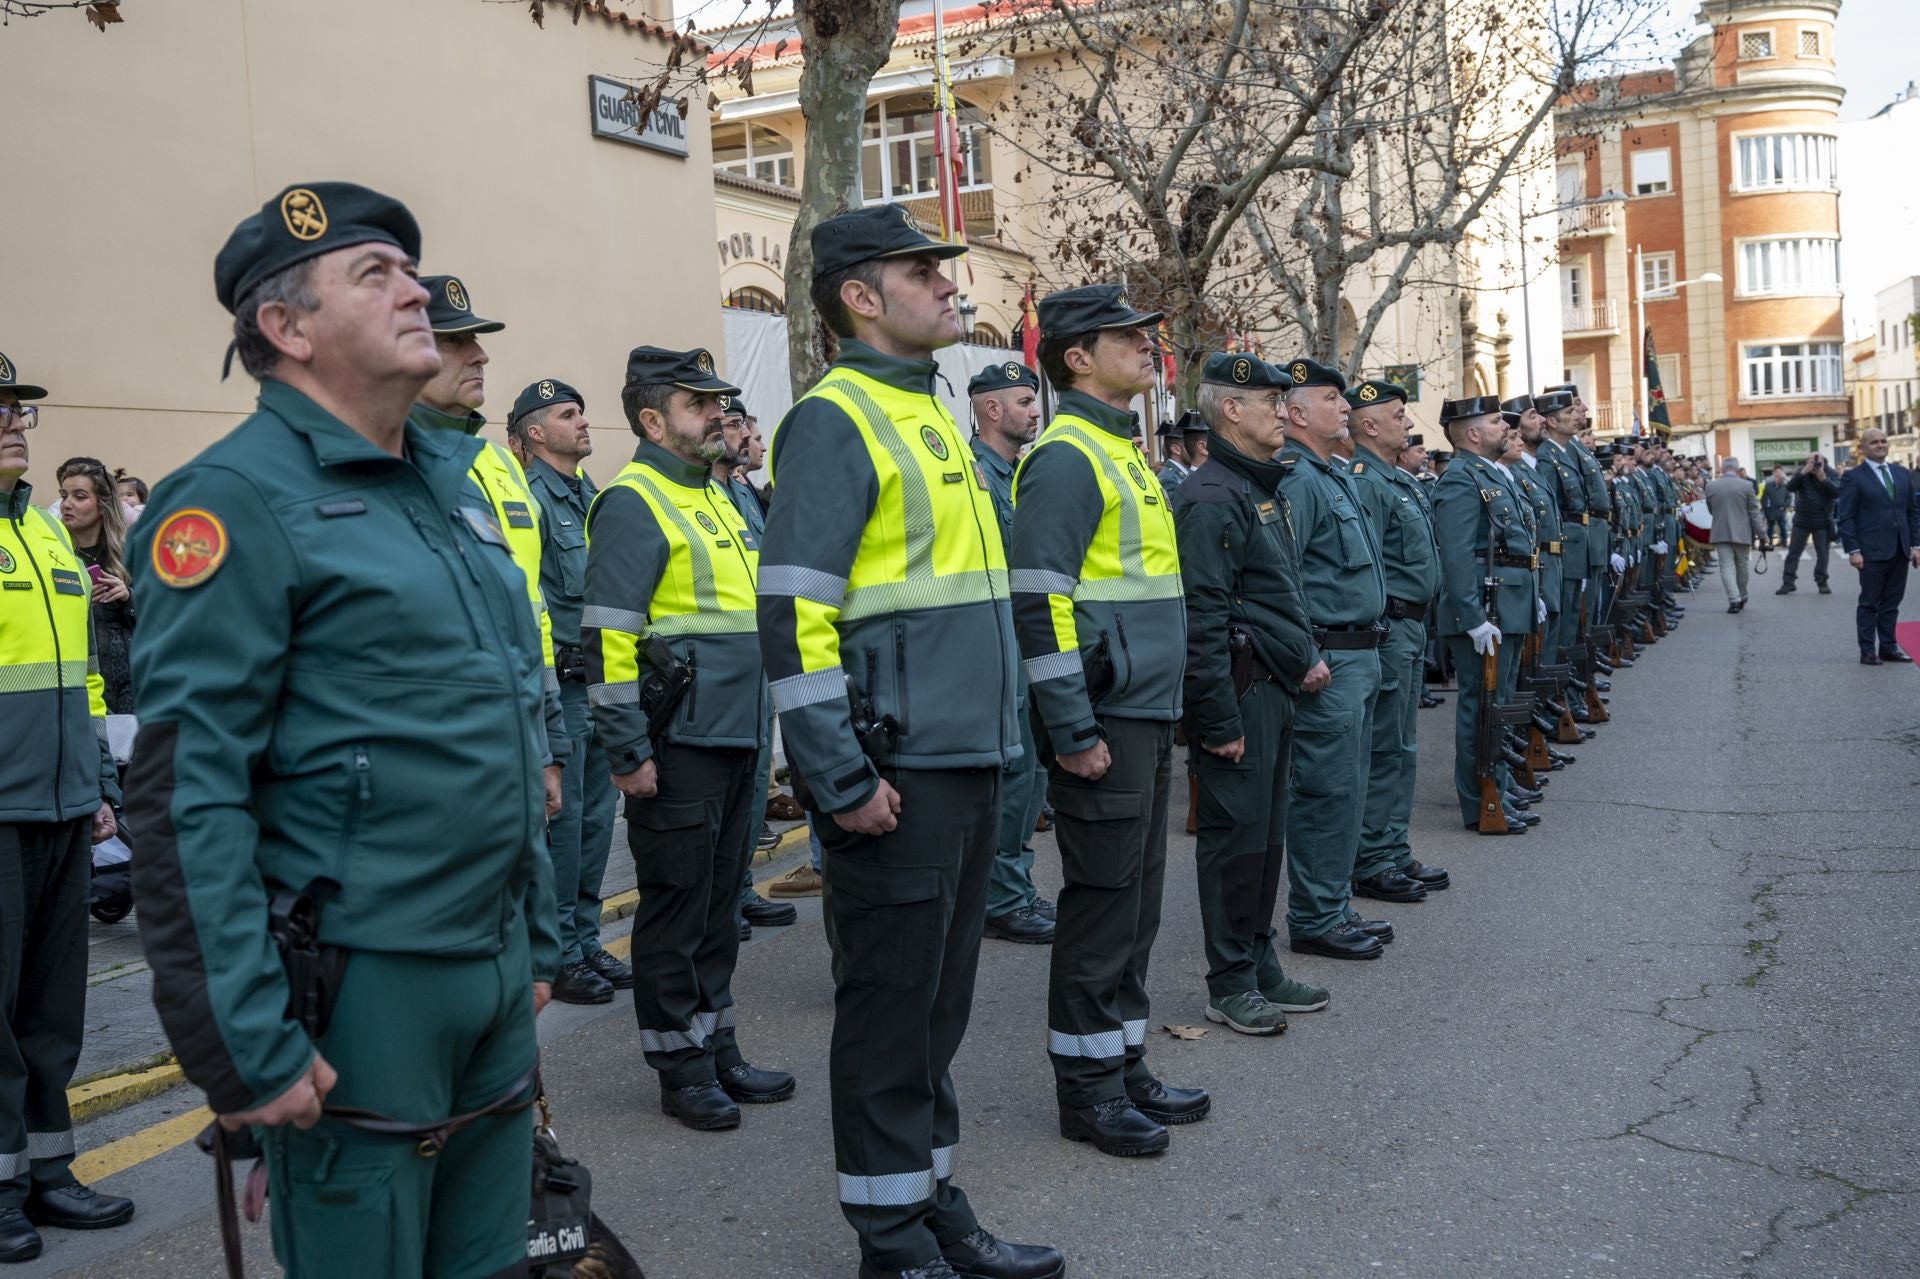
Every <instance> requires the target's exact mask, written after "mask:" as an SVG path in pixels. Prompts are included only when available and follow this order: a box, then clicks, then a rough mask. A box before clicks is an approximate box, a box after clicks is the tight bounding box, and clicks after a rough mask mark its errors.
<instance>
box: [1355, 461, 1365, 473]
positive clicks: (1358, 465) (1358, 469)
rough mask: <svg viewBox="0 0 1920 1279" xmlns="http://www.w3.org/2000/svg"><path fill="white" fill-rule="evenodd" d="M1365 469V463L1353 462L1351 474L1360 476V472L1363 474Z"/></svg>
mask: <svg viewBox="0 0 1920 1279" xmlns="http://www.w3.org/2000/svg"><path fill="white" fill-rule="evenodd" d="M1366 469H1367V464H1366V463H1365V462H1355V463H1354V464H1353V473H1354V474H1355V475H1359V474H1361V473H1362V472H1364V471H1365V470H1366Z"/></svg>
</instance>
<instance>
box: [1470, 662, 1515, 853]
mask: <svg viewBox="0 0 1920 1279" xmlns="http://www.w3.org/2000/svg"><path fill="white" fill-rule="evenodd" d="M1499 653H1500V646H1499V645H1498V644H1491V645H1488V647H1487V651H1486V652H1485V653H1483V654H1481V656H1480V723H1479V725H1478V726H1477V729H1476V732H1475V736H1474V747H1475V749H1474V753H1473V754H1474V759H1473V772H1474V777H1475V779H1476V780H1477V781H1478V782H1479V783H1480V833H1481V834H1482V835H1504V834H1506V833H1507V809H1506V805H1505V804H1504V803H1502V802H1501V796H1500V777H1499V773H1498V771H1497V770H1496V769H1495V767H1494V760H1495V758H1496V752H1498V751H1499V749H1500V737H1499V732H1500V730H1499V726H1498V723H1497V720H1498V717H1497V716H1496V714H1495V712H1494V699H1495V698H1497V697H1499V695H1500V657H1499Z"/></svg>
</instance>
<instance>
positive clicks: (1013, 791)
mask: <svg viewBox="0 0 1920 1279" xmlns="http://www.w3.org/2000/svg"><path fill="white" fill-rule="evenodd" d="M1016 718H1017V719H1018V720H1019V721H1020V746H1021V749H1022V750H1023V752H1024V753H1023V754H1022V755H1021V757H1020V758H1019V759H1017V760H1015V761H1014V762H1013V763H1012V764H1011V765H1009V766H1008V768H1007V770H1006V773H1005V775H1004V776H1002V778H1001V779H1000V841H999V847H998V848H997V849H996V850H995V852H994V856H993V874H992V876H991V877H989V879H988V881H987V918H989V919H992V918H993V917H994V916H996V915H1005V914H1007V913H1008V912H1009V911H1016V910H1019V909H1020V908H1021V907H1022V906H1031V905H1033V902H1034V898H1036V897H1038V896H1039V895H1040V894H1039V893H1038V892H1036V891H1035V890H1034V887H1033V824H1034V823H1035V822H1036V821H1038V820H1039V818H1040V809H1041V807H1042V806H1044V805H1045V804H1046V802H1047V774H1046V770H1045V769H1044V768H1043V767H1042V766H1041V763H1040V758H1039V752H1037V751H1035V750H1034V747H1033V728H1032V725H1031V717H1030V716H1028V714H1027V712H1026V710H1025V709H1024V708H1023V709H1022V710H1021V711H1020V713H1019V714H1018V716H1016Z"/></svg>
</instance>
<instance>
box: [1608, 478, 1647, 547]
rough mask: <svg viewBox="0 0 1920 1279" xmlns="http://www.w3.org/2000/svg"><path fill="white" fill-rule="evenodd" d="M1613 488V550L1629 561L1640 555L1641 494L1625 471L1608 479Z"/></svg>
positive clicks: (1609, 485) (1610, 486)
mask: <svg viewBox="0 0 1920 1279" xmlns="http://www.w3.org/2000/svg"><path fill="white" fill-rule="evenodd" d="M1607 486H1608V487H1609V488H1610V489H1611V490H1612V492H1613V496H1612V498H1611V499H1610V501H1611V502H1612V504H1613V552H1614V554H1616V555H1620V556H1623V557H1625V558H1626V559H1628V560H1629V561H1631V560H1634V559H1637V558H1639V555H1640V531H1641V530H1640V494H1639V491H1638V490H1637V489H1636V488H1635V487H1634V483H1633V478H1632V477H1631V476H1629V475H1627V474H1626V473H1625V472H1624V471H1623V472H1621V473H1620V474H1618V475H1615V476H1612V477H1610V478H1609V479H1608V480H1607Z"/></svg>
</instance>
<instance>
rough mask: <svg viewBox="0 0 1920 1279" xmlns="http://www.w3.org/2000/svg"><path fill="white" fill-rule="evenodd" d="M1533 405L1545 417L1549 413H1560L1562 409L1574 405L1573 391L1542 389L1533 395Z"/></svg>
mask: <svg viewBox="0 0 1920 1279" xmlns="http://www.w3.org/2000/svg"><path fill="white" fill-rule="evenodd" d="M1533 407H1534V409H1535V411H1537V412H1538V413H1540V414H1541V415H1542V416H1543V417H1544V416H1545V415H1547V414H1549V413H1558V412H1559V411H1560V410H1561V409H1570V408H1572V407H1573V392H1571V391H1561V390H1549V391H1542V392H1540V393H1539V394H1538V395H1536V396H1534V397H1533Z"/></svg>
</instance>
